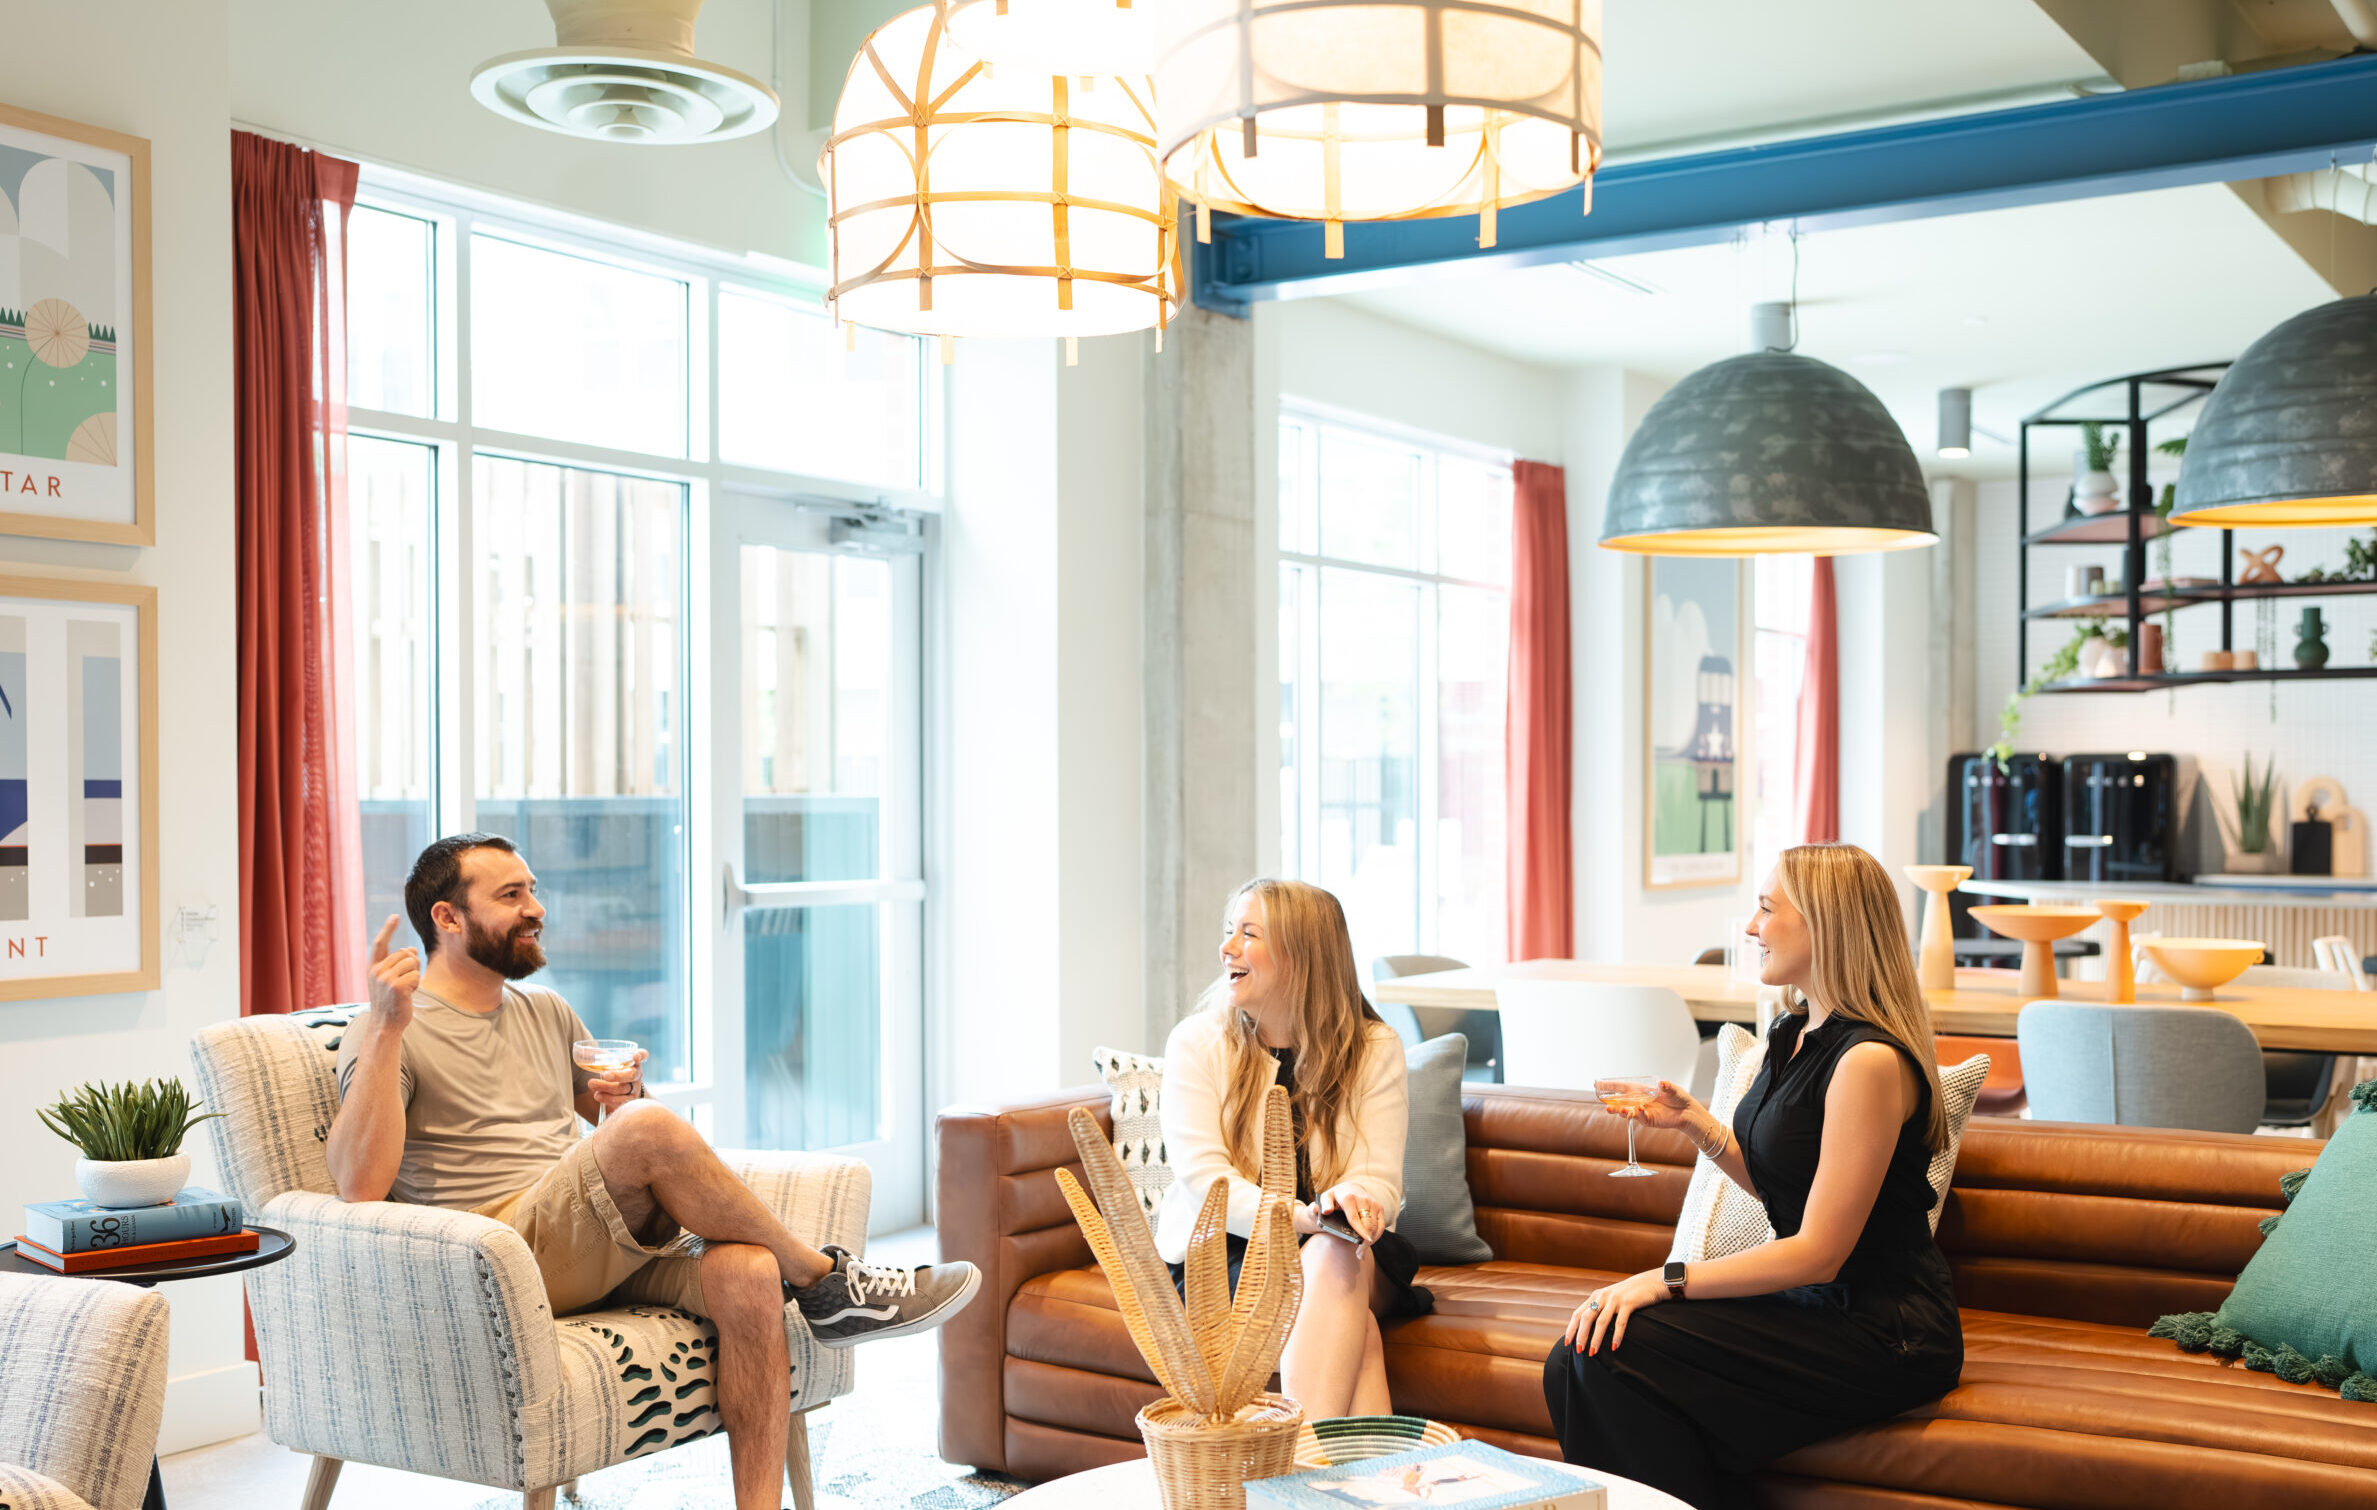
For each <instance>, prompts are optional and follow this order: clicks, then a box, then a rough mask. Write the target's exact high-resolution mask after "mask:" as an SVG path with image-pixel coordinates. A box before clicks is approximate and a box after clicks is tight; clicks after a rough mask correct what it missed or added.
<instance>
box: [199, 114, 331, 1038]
mask: <svg viewBox="0 0 2377 1510" xmlns="http://www.w3.org/2000/svg"><path fill="white" fill-rule="evenodd" d="M355 175H356V168H355V164H353V163H351V162H344V161H341V160H340V159H338V158H334V157H326V156H323V155H322V154H320V153H315V152H307V151H305V150H303V149H301V148H298V147H292V146H290V145H289V144H287V143H286V142H276V141H270V140H267V139H265V138H263V137H260V136H253V135H250V134H248V133H247V132H244V131H235V132H233V133H232V136H231V197H232V319H233V326H234V328H233V368H232V371H233V376H234V388H233V392H234V395H235V399H234V401H235V403H236V405H237V413H238V486H239V541H238V558H237V571H238V575H239V893H240V897H239V901H240V906H239V915H240V931H241V940H240V945H241V947H240V952H239V960H240V1011H241V1013H242V1014H243V1015H245V1014H250V1013H257V1012H290V1011H297V1010H301V1009H303V1008H307V1007H314V1006H320V1005H322V1004H324V1003H327V1002H335V1001H352V1000H356V999H358V998H359V997H360V996H361V995H362V994H363V986H364V971H363V966H364V960H363V955H364V939H363V933H362V929H363V864H362V843H361V833H360V827H359V822H360V820H359V815H358V812H357V808H356V801H355V785H354V755H353V750H354V725H353V721H352V715H351V712H350V710H349V709H348V708H347V706H346V701H345V697H344V695H343V689H342V686H341V679H342V677H343V675H344V668H345V667H346V666H347V664H348V660H347V656H346V603H347V591H346V567H347V542H346V496H345V482H346V349H345V346H346V340H345V338H346V324H347V305H346V277H345V272H346V267H345V261H346V250H345V249H346V223H347V212H348V211H349V210H350V209H351V208H353V206H354V203H355Z"/></svg>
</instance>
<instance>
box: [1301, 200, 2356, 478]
mask: <svg viewBox="0 0 2377 1510" xmlns="http://www.w3.org/2000/svg"><path fill="white" fill-rule="evenodd" d="M1791 261H1792V253H1791V246H1790V240H1789V237H1788V236H1787V235H1785V234H1783V233H1781V232H1779V231H1776V232H1773V233H1769V234H1765V235H1752V236H1749V237H1745V238H1743V239H1742V240H1740V241H1737V242H1735V243H1733V244H1730V245H1723V246H1712V247H1697V248H1691V249H1687V250H1682V251H1672V252H1652V253H1646V254H1643V255H1640V256H1632V257H1612V258H1607V259H1603V260H1601V261H1600V262H1597V263H1596V264H1595V266H1597V267H1599V268H1603V269H1605V270H1607V271H1608V272H1609V273H1612V274H1615V275H1617V276H1618V277H1621V278H1625V279H1627V280H1630V281H1632V282H1634V283H1638V284H1641V285H1644V286H1646V287H1648V288H1649V289H1651V290H1653V291H1652V292H1649V293H1641V292H1636V291H1633V290H1631V289H1628V288H1626V287H1623V286H1621V285H1619V284H1618V283H1616V282H1614V281H1611V280H1609V279H1605V278H1602V277H1598V276H1595V275H1594V274H1592V273H1589V272H1586V271H1583V270H1580V269H1579V268H1577V267H1574V266H1572V265H1566V264H1560V265H1553V266H1549V267H1538V268H1530V269H1526V270H1524V271H1520V272H1512V273H1494V274H1484V275H1479V276H1468V277H1462V276H1457V275H1456V276H1447V277H1440V278H1437V279H1435V280H1433V281H1429V282H1424V283H1415V284H1410V285H1406V286H1404V287H1401V288H1395V289H1387V290H1381V291H1377V292H1371V293H1361V294H1348V295H1343V296H1341V297H1342V299H1343V301H1344V302H1346V303H1349V304H1352V305H1355V306H1357V307H1359V308H1362V309H1365V310H1368V311H1371V312H1372V313H1375V314H1380V315H1384V316H1387V317H1388V318H1390V319H1394V320H1398V321H1401V322H1403V323H1405V324H1409V325H1415V326H1419V327H1421V328H1423V329H1427V330H1432V331H1435V332H1437V333H1439V334H1442V335H1446V336H1450V337H1452V338H1454V339H1456V340H1460V341H1464V342H1467V343H1469V344H1471V345H1473V346H1479V347H1483V348H1485V349H1486V350H1489V351H1493V352H1497V353H1500V354H1502V355H1505V356H1510V357H1516V358H1519V359H1521V360H1524V361H1527V362H1531V363H1537V364H1541V365H1544V366H1551V367H1574V366H1583V365H1589V364H1609V365H1617V366H1625V367H1630V368H1635V369H1638V370H1641V371H1645V372H1651V373H1656V374H1659V375H1662V376H1665V377H1668V378H1670V379H1673V378H1677V377H1681V376H1683V375H1684V374H1685V373H1687V372H1690V371H1691V370H1693V369H1694V368H1697V367H1700V366H1702V365H1704V364H1705V363H1708V362H1712V361H1716V360H1718V359H1720V358H1723V357H1728V356H1732V355H1735V354H1737V353H1739V352H1741V351H1744V350H1747V349H1748V337H1747V317H1746V316H1747V310H1748V307H1749V306H1750V305H1751V304H1752V303H1754V302H1757V301H1759V300H1762V299H1784V298H1787V297H1789V295H1790V289H1791ZM2333 297H2334V295H2333V294H2332V293H2331V292H2329V291H2328V289H2327V288H2326V286H2325V285H2324V284H2323V283H2322V282H2321V281H2320V280H2319V279H2318V278H2317V277H2316V276H2315V275H2314V274H2313V273H2312V271H2311V270H2310V268H2308V267H2307V266H2305V265H2304V264H2303V262H2302V260H2301V259H2300V258H2298V257H2296V256H2295V255H2294V253H2293V252H2291V251H2289V250H2288V249H2287V248H2286V246H2285V245H2284V244H2283V243H2282V242H2280V241H2279V239H2278V238H2277V236H2275V235H2274V234H2272V232H2271V231H2270V229H2269V228H2268V227H2267V226H2266V225H2264V224H2263V223H2262V221H2261V220H2260V219H2259V218H2258V217H2257V216H2256V215H2255V214H2254V213H2253V212H2252V211H2251V210H2250V209H2248V208H2247V207H2246V206H2245V204H2244V203H2243V202H2242V201H2240V200H2239V199H2238V198H2237V196H2236V195H2235V194H2233V193H2231V192H2230V191H2229V189H2228V188H2227V187H2226V186H2225V185H2222V184H2207V185H2203V186H2201V187H2196V188H2187V189H2163V190H2157V191H2154V192H2151V193H2145V194H2129V195H2121V196H2118V197H2113V198H2105V199H2091V200H2078V201H2073V202H2070V203H2065V204H2055V205H2040V206H2034V207H2030V208H2026V209H2015V210H1993V211H1989V212H1986V213H1982V214H1975V215H1960V216H1942V217H1937V218H1933V219H1928V220H1908V221H1900V222H1897V223H1895V224H1890V225H1878V226H1864V227H1859V228H1856V229H1853V230H1842V231H1830V232H1824V233H1820V234H1809V235H1807V236H1804V237H1802V238H1801V240H1800V243H1799V301H1800V311H1801V314H1800V343H1799V348H1798V349H1799V350H1800V351H1801V352H1802V353H1804V354H1806V355H1809V356H1813V357H1818V358H1821V359H1822V360H1824V361H1827V362H1831V363H1833V364H1835V365H1836V366H1840V367H1843V368H1846V369H1847V370H1848V371H1850V372H1851V373H1854V374H1855V375H1856V376H1857V377H1858V378H1860V379H1861V380H1863V381H1864V382H1865V383H1866V385H1867V386H1868V387H1870V388H1872V389H1873V390H1874V391H1875V392H1876V393H1877V394H1879V395H1880V396H1881V398H1882V401H1883V402H1884V403H1886V404H1888V405H1889V406H1890V410H1891V413H1892V414H1893V415H1894V416H1896V418H1897V419H1898V422H1899V425H1900V427H1901V428H1903V429H1904V430H1905V431H1906V433H1907V438H1908V439H1909V440H1910V441H1912V442H1913V443H1914V445H1915V448H1916V451H1917V453H1918V454H1919V455H1921V456H1922V457H1923V458H1924V464H1925V466H1926V468H1927V469H1928V468H1932V467H1934V466H1935V465H1936V466H1937V467H1938V469H1939V470H1940V471H1941V472H1943V473H1947V474H1954V473H1957V472H1960V471H1961V472H1967V473H1969V475H1975V476H2003V475H2007V474H2010V472H2011V471H2012V469H2013V464H2014V451H2013V448H2012V446H2011V445H2010V444H1997V443H1994V442H1992V441H1990V440H1988V439H1987V438H1985V437H1982V436H1975V438H1974V454H1973V457H1972V460H1971V461H1970V462H1969V463H1963V464H1957V463H1936V464H1935V463H1934V461H1933V460H1932V457H1931V452H1932V449H1933V445H1934V440H1935V427H1936V423H1937V392H1938V390H1939V389H1941V388H1945V387H1969V388H1971V389H1973V422H1974V424H1975V425H1976V426H1977V427H1979V428H1981V429H1986V430H1991V431H1995V432H1996V433H1997V434H1998V435H2001V436H2004V437H2006V438H2007V439H2008V440H2009V441H2010V440H2011V438H2012V437H2013V435H2014V433H2015V426H2016V423H2017V421H2019V420H2020V418H2021V417H2022V416H2023V415H2024V414H2027V413H2030V412H2032V411H2033V410H2035V409H2037V408H2039V407H2040V406H2042V405H2044V404H2046V403H2048V402H2049V401H2051V400H2053V399H2055V398H2057V397H2058V396H2060V395H2061V394H2063V393H2065V392H2067V391H2069V390H2070V389H2073V388H2077V387H2079V386H2081V385H2082V384H2084V383H2089V382H2093V381H2095V380H2097V379H2100V378H2106V377H2113V376H2117V375H2120V374H2123V373H2129V372H2137V371H2144V370H2148V369H2152V368H2157V367H2169V366H2176V365H2179V364H2182V363H2192V362H2203V361H2214V360H2221V359H2226V358H2230V357H2234V356H2236V355H2237V353H2238V352H2240V351H2242V350H2243V349H2244V347H2245V346H2246V345H2247V344H2249V343H2250V342H2251V341H2252V340H2253V339H2254V338H2255V337H2257V336H2259V335H2260V334H2261V333H2262V332H2263V331H2265V330H2267V329H2269V328H2270V327H2271V326H2272V325H2274V324H2276V323H2277V322H2278V321H2279V320H2281V319H2284V318H2285V317H2286V316H2288V315H2291V314H2294V313H2296V312H2297V311H2299V310H2302V309H2305V308H2307V307H2309V306H2311V305H2313V304H2316V303H2322V302H2325V301H2326V300H2328V299H2331V298H2333ZM2066 433H2067V434H2068V433H2069V432H2066ZM2046 446H2047V447H2048V448H2049V450H2050V453H2051V454H2052V453H2053V452H2057V451H2060V450H2061V449H2062V447H2061V444H2060V443H2059V442H2057V441H2056V440H2053V439H2049V440H2047V441H2046Z"/></svg>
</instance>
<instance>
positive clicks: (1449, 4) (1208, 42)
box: [1155, 0, 1601, 257]
mask: <svg viewBox="0 0 2377 1510" xmlns="http://www.w3.org/2000/svg"><path fill="white" fill-rule="evenodd" d="M1157 24H1158V26H1159V28H1160V30H1161V40H1160V41H1159V43H1158V51H1157V61H1156V72H1155V84H1156V92H1157V95H1158V97H1159V98H1160V99H1162V100H1163V102H1164V111H1163V115H1164V131H1163V147H1162V156H1163V159H1164V172H1165V174H1166V176H1167V177H1168V178H1170V180H1171V181H1172V184H1173V186H1174V187H1175V188H1176V189H1177V190H1178V191H1179V193H1180V194H1181V195H1182V196H1183V197H1184V198H1186V199H1188V200H1189V201H1190V202H1191V203H1192V204H1194V205H1195V206H1196V207H1197V236H1198V239H1199V240H1201V241H1202V240H1207V239H1209V236H1208V222H1209V214H1210V211H1212V210H1216V209H1219V210H1228V211H1233V212H1235V213H1238V214H1246V215H1271V216H1279V217H1285V218H1290V219H1299V220H1318V221H1320V222H1322V223H1323V224H1324V225H1325V226H1326V227H1327V231H1326V236H1325V241H1324V247H1323V249H1324V251H1325V253H1326V254H1327V255H1328V256H1331V257H1341V256H1343V255H1344V254H1345V222H1347V221H1349V220H1408V219H1415V218H1422V217H1432V216H1446V215H1476V216H1477V217H1478V221H1479V223H1478V233H1479V234H1478V244H1479V245H1480V246H1488V247H1490V246H1492V245H1493V244H1494V241H1495V214H1496V212H1497V211H1498V210H1500V209H1503V208H1506V207H1508V206H1511V205H1518V204H1525V203H1527V202H1528V201H1530V200H1535V199H1541V198H1543V197H1545V196H1546V195H1551V194H1557V193H1559V192H1560V191H1562V190H1564V189H1567V188H1571V187H1573V186H1575V185H1577V184H1580V183H1581V184H1583V185H1584V186H1585V207H1586V209H1588V210H1590V209H1591V207H1592V176H1593V174H1594V172H1595V171H1596V170H1597V169H1598V168H1599V167H1600V164H1601V0H1164V3H1163V5H1162V7H1161V9H1160V10H1159V12H1158V18H1157Z"/></svg>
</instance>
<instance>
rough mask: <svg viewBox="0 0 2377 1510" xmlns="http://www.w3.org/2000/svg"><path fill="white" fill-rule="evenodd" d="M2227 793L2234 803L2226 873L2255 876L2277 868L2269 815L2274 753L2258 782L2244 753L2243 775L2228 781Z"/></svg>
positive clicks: (2274, 798) (2274, 775)
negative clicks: (2234, 828)
mask: <svg viewBox="0 0 2377 1510" xmlns="http://www.w3.org/2000/svg"><path fill="white" fill-rule="evenodd" d="M2229 790H2230V791H2231V792H2232V793H2233V794H2234V795H2235V797H2236V802H2237V844H2236V848H2235V849H2234V850H2232V851H2231V852H2230V854H2229V857H2228V868H2229V871H2230V873H2231V874H2234V875H2240V876H2257V875H2261V874H2263V873H2264V872H2267V871H2271V870H2275V869H2277V868H2278V866H2277V860H2278V856H2277V852H2276V851H2275V850H2274V849H2272V848H2271V845H2270V814H2271V813H2272V812H2273V811H2275V809H2276V804H2277V800H2278V756H2277V752H2275V751H2272V752H2271V754H2270V760H2269V764H2268V766H2267V767H2265V768H2264V769H2263V771H2262V774H2261V777H2260V779H2259V780H2256V779H2255V777H2254V774H2253V757H2252V755H2250V754H2248V755H2247V756H2246V757H2245V771H2244V774H2242V775H2240V776H2232V777H2231V778H2229Z"/></svg>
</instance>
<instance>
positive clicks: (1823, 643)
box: [1791, 556, 1841, 844]
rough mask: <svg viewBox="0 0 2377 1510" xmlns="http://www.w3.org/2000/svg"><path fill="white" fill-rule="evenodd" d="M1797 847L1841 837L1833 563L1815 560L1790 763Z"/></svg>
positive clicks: (1826, 558) (1837, 617)
mask: <svg viewBox="0 0 2377 1510" xmlns="http://www.w3.org/2000/svg"><path fill="white" fill-rule="evenodd" d="M1791 795H1792V798H1793V799H1794V800H1793V807H1794V808H1795V810H1796V811H1797V814H1798V817H1799V842H1800V843H1802V844H1831V843H1833V842H1835V841H1837V840H1838V839H1839V838H1840V836H1841V668H1840V615H1839V613H1838V612H1837V611H1835V609H1834V607H1833V595H1832V558H1831V557H1830V556H1818V557H1817V558H1816V563H1815V573H1814V576H1813V578H1812V579H1811V580H1810V581H1809V583H1808V660H1807V669H1806V671H1804V672H1803V673H1801V676H1800V681H1799V745H1798V748H1797V749H1796V750H1795V751H1794V752H1793V754H1792V760H1791Z"/></svg>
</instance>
